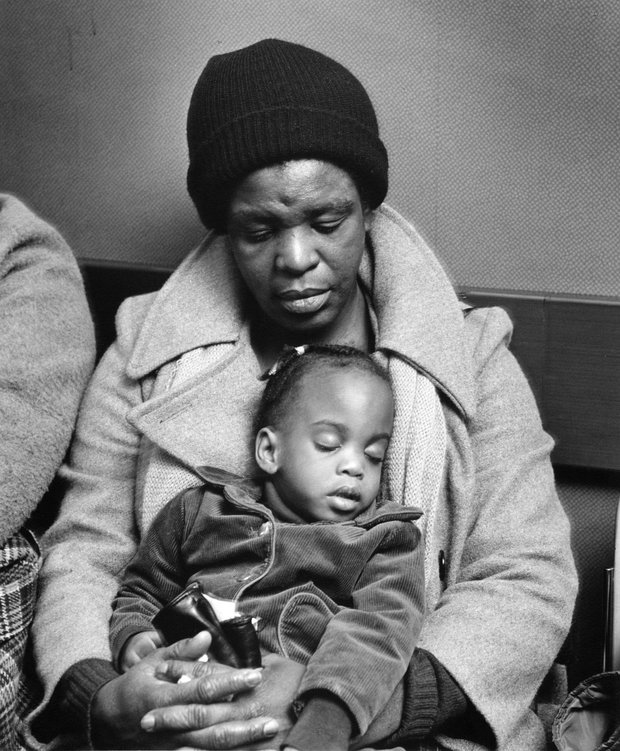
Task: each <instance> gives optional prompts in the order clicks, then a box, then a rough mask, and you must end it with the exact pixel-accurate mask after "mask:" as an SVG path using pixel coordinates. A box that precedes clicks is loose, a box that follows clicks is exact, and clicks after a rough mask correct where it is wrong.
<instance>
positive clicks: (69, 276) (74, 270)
mask: <svg viewBox="0 0 620 751" xmlns="http://www.w3.org/2000/svg"><path fill="white" fill-rule="evenodd" d="M94 356H95V343H94V332H93V325H92V321H91V317H90V312H89V309H88V303H87V302H86V297H85V295H84V287H83V284H82V278H81V276H80V272H79V269H78V267H77V264H76V262H75V259H74V257H73V254H72V253H71V250H70V249H69V247H68V246H67V244H66V243H65V242H64V240H63V239H62V238H61V237H60V235H59V234H58V233H57V232H56V231H55V230H54V229H53V228H52V227H50V226H49V225H48V224H46V223H45V222H44V221H42V220H41V219H39V218H38V217H36V216H35V215H34V214H33V213H32V212H31V211H30V210H29V209H28V208H26V206H24V205H23V204H22V203H21V202H20V201H18V200H17V199H16V198H14V197H12V196H9V195H2V194H0V425H2V439H1V440H0V497H1V503H2V513H0V545H1V544H2V543H3V542H4V541H5V540H6V539H7V537H9V536H10V535H11V534H13V533H14V532H16V531H17V530H19V529H20V527H21V526H22V525H23V524H24V522H25V521H26V520H27V519H28V517H29V516H30V515H31V514H32V512H33V511H34V509H35V507H36V506H37V504H38V503H39V501H40V500H41V498H42V496H43V494H44V493H45V491H46V490H47V488H48V486H49V484H50V482H51V481H52V478H53V477H54V475H55V474H56V471H57V470H58V468H59V466H60V464H61V462H62V459H63V456H64V454H65V451H66V450H67V446H68V445H69V439H70V438H71V433H72V432H73V427H74V421H75V418H76V415H77V410H78V405H79V403H80V399H81V397H82V392H83V390H84V388H85V386H86V381H87V379H88V377H89V375H90V373H91V370H92V366H93V362H94Z"/></svg>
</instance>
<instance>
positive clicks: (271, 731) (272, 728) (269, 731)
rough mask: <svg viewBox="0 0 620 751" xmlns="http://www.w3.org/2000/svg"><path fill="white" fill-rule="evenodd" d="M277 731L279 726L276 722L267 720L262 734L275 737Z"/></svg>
mask: <svg viewBox="0 0 620 751" xmlns="http://www.w3.org/2000/svg"><path fill="white" fill-rule="evenodd" d="M279 729H280V726H279V725H278V721H277V720H267V722H266V723H265V724H264V725H263V733H265V735H275V734H276V733H277V732H278V730H279Z"/></svg>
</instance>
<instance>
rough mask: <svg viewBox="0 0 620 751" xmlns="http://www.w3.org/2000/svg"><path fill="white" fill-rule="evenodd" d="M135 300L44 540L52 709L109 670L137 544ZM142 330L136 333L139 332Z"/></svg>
mask: <svg viewBox="0 0 620 751" xmlns="http://www.w3.org/2000/svg"><path fill="white" fill-rule="evenodd" d="M134 308H139V304H138V303H137V302H136V300H134V299H130V300H128V301H126V302H125V303H124V304H123V306H122V308H121V311H120V312H119V314H118V316H117V323H118V324H119V325H118V331H119V334H118V338H117V341H116V342H115V343H114V344H113V345H112V346H111V347H110V348H109V349H108V351H107V352H106V353H105V354H104V356H103V358H102V360H101V362H100V363H99V365H98V367H97V369H96V371H95V374H94V376H93V378H92V380H91V382H90V384H89V387H88V389H87V391H86V394H85V396H84V400H83V403H82V406H81V409H80V415H79V417H78V422H77V427H76V434H75V439H74V442H73V445H72V449H71V454H70V457H69V462H68V464H67V465H65V466H63V468H62V469H61V473H60V474H61V477H62V478H63V480H64V482H65V483H66V486H67V489H66V493H65V495H64V498H63V502H62V505H61V509H60V513H59V516H58V519H57V521H56V522H55V523H54V525H53V526H52V527H51V528H50V529H49V531H48V533H47V534H46V536H45V537H44V538H43V540H42V544H43V549H44V554H45V558H44V563H43V567H42V569H41V575H40V590H39V592H40V594H39V602H38V607H37V611H36V614H35V619H34V622H33V628H32V634H33V640H34V649H35V659H36V663H37V668H38V672H39V675H40V678H41V680H42V682H43V686H44V689H45V697H44V701H46V700H47V699H48V698H49V696H50V695H51V693H52V691H53V690H54V688H55V686H56V685H57V683H58V681H59V679H60V677H61V676H62V675H63V674H64V673H65V672H66V671H67V670H68V668H70V667H71V666H72V665H74V664H76V663H81V662H82V661H84V660H88V659H90V658H94V659H99V660H106V661H108V662H109V661H110V659H111V654H110V647H109V638H108V625H109V621H110V615H111V603H112V600H113V599H114V596H115V594H116V592H117V590H118V585H119V580H120V577H121V574H122V572H123V570H124V568H125V566H126V565H127V563H128V562H129V561H130V559H131V558H132V556H133V555H134V553H135V551H136V548H137V542H138V528H137V524H136V516H135V514H136V511H135V509H134V497H135V482H136V479H135V478H136V468H137V461H138V451H139V446H140V436H139V434H138V433H137V432H136V431H135V430H134V429H133V428H132V426H131V425H130V424H129V423H128V422H127V420H126V419H125V418H126V414H127V412H128V410H130V409H131V408H132V407H134V406H136V405H137V404H139V403H141V402H142V396H141V390H140V384H139V383H138V382H136V381H133V380H131V379H129V378H128V377H127V375H126V373H125V363H126V361H127V358H128V356H129V352H130V351H131V349H132V344H133V339H132V335H131V334H132V332H133V331H135V330H137V328H138V326H139V321H138V322H137V323H136V320H137V318H138V317H139V315H138V314H139V313H140V310H139V309H138V311H137V312H136V313H135V314H134ZM134 324H135V325H134Z"/></svg>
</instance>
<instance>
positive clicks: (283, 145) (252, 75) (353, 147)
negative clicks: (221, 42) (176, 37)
mask: <svg viewBox="0 0 620 751" xmlns="http://www.w3.org/2000/svg"><path fill="white" fill-rule="evenodd" d="M187 142H188V147H189V169H188V171H187V188H188V191H189V194H190V196H191V198H192V200H193V202H194V204H195V206H196V208H197V210H198V213H199V215H200V218H201V219H202V221H203V223H204V224H205V226H207V227H209V228H215V229H216V230H218V231H220V232H223V231H225V226H226V212H227V209H228V202H229V200H230V197H231V193H232V191H233V189H234V187H235V186H236V185H237V184H238V183H239V181H240V180H241V179H243V178H244V177H245V176H246V175H249V174H250V173H251V172H253V171H255V170H257V169H260V168H262V167H267V166H269V165H272V164H278V163H281V162H284V161H287V160H290V159H303V158H316V159H324V160H326V161H329V162H332V163H333V164H335V165H337V166H339V167H341V168H342V169H344V170H345V171H347V172H349V174H350V175H351V177H352V179H353V180H354V181H355V182H356V184H357V186H358V190H360V192H361V194H362V197H363V199H364V200H365V201H366V202H367V203H368V204H369V207H370V208H376V207H377V206H378V205H379V204H380V203H381V202H382V201H383V199H384V198H385V195H386V193H387V185H388V159H387V152H386V150H385V147H384V145H383V143H382V142H381V140H380V138H379V128H378V125H377V118H376V116H375V112H374V109H373V106H372V103H371V101H370V99H369V97H368V94H367V93H366V90H365V89H364V87H363V86H362V84H361V83H360V82H359V81H358V80H357V78H355V76H353V74H352V73H351V72H350V71H348V70H347V69H346V68H345V67H343V66H342V65H340V63H337V62H336V61H335V60H332V59H331V58H329V57H326V56H325V55H323V54H321V53H320V52H316V51H314V50H311V49H309V48H308V47H303V46H302V45H299V44H293V43H291V42H284V41H281V40H279V39H264V40H263V41H261V42H257V43H256V44H252V45H250V46H249V47H245V48H243V49H240V50H236V51H235V52H229V53H226V54H223V55H216V56H215V57H212V58H211V59H210V60H209V61H208V63H207V65H206V67H205V69H204V70H203V72H202V74H201V75H200V78H199V79H198V82H197V83H196V86H195V88H194V92H193V94H192V98H191V102H190V106H189V112H188V115H187Z"/></svg>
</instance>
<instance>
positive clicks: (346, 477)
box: [257, 368, 394, 522]
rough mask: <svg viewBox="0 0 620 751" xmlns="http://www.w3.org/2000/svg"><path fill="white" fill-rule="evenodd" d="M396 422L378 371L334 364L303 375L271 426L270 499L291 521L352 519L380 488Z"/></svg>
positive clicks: (387, 392)
mask: <svg viewBox="0 0 620 751" xmlns="http://www.w3.org/2000/svg"><path fill="white" fill-rule="evenodd" d="M393 419H394V405H393V400H392V394H391V391H390V388H389V386H388V385H387V384H386V383H385V382H384V381H383V380H382V379H381V378H379V377H378V376H375V375H372V374H370V373H366V372H363V371H359V370H354V369H350V370H340V369H335V368H333V369H330V370H328V371H327V372H320V373H319V374H312V373H308V374H307V375H306V376H305V377H304V379H303V381H302V382H301V387H300V393H299V395H298V396H297V398H296V399H294V400H293V401H292V402H291V407H290V409H289V410H288V413H287V415H286V417H285V418H284V420H283V423H282V424H281V425H279V426H278V427H277V428H274V429H272V431H273V432H272V435H273V442H274V465H273V467H274V471H273V472H271V471H270V472H269V474H271V477H270V478H269V481H268V482H267V484H266V488H265V493H266V501H267V503H268V504H269V505H270V506H272V508H273V509H274V511H276V512H277V513H278V515H279V516H281V517H283V518H285V519H287V520H290V521H305V522H312V521H319V520H325V521H346V520H348V519H352V518H354V517H355V516H357V515H358V514H359V513H361V512H362V511H363V510H364V509H366V508H368V506H369V505H370V504H371V503H372V501H373V500H374V499H375V498H376V496H377V494H378V492H379V485H380V481H381V465H382V462H383V459H384V457H385V452H386V449H387V445H388V441H389V437H390V435H391V433H392V425H393ZM257 441H260V433H259V437H258V439H257Z"/></svg>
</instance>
